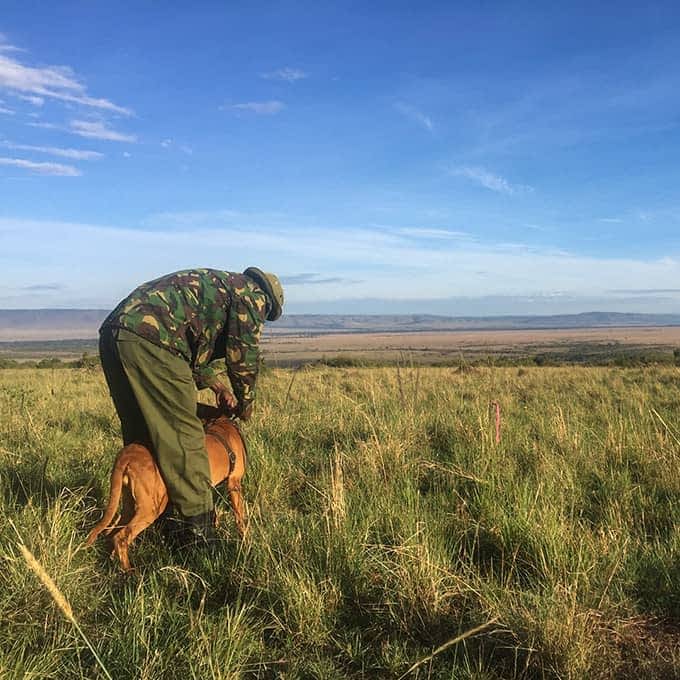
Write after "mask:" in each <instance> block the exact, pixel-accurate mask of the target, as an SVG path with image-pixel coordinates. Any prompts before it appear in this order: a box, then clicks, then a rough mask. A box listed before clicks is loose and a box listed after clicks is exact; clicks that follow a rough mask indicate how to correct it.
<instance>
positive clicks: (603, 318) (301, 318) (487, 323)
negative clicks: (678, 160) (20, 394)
mask: <svg viewBox="0 0 680 680" xmlns="http://www.w3.org/2000/svg"><path fill="white" fill-rule="evenodd" d="M107 314H108V311H107V310H102V309H5V310H0V342H11V341H28V340H71V339H89V338H94V337H96V335H97V330H98V328H99V326H100V324H101V322H102V321H103V320H104V319H105V318H106V315H107ZM639 326H680V314H625V313H619V312H587V313H584V314H560V315H552V316H486V317H448V316H436V315H430V314H404V315H357V316H353V315H332V314H328V315H324V314H289V315H284V316H283V317H282V318H281V319H279V320H278V321H277V322H276V323H273V324H268V325H267V327H266V332H267V333H268V334H270V335H276V336H281V335H310V334H311V335H316V334H326V333H396V332H399V333H405V332H419V331H459V330H460V331H464V330H514V329H517V330H519V329H522V330H533V329H559V328H611V327H639Z"/></svg>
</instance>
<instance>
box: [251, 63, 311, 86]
mask: <svg viewBox="0 0 680 680" xmlns="http://www.w3.org/2000/svg"><path fill="white" fill-rule="evenodd" d="M260 77H261V78H264V79H265V80H284V81H286V82H287V83H294V82H295V81H297V80H303V79H304V78H309V74H307V73H305V72H304V71H302V70H301V69H299V68H291V67H290V66H286V67H284V68H278V69H276V70H275V71H269V72H268V73H261V74H260Z"/></svg>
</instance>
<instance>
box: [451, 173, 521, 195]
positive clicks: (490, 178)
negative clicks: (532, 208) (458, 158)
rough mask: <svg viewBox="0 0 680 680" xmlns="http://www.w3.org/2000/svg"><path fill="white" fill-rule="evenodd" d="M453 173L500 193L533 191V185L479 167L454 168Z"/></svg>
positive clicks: (510, 193)
mask: <svg viewBox="0 0 680 680" xmlns="http://www.w3.org/2000/svg"><path fill="white" fill-rule="evenodd" d="M451 174H452V175H456V176H460V177H466V178H467V179H469V180H472V181H473V182H475V183H477V184H479V185H481V186H483V187H484V188H485V189H489V190H490V191H495V192H496V193H499V194H506V195H508V196H514V195H516V194H525V193H530V192H532V191H533V187H530V186H527V185H525V184H511V183H510V182H509V181H508V180H507V179H505V178H504V177H501V176H500V175H494V174H493V173H492V172H489V171H488V170H485V169H484V168H479V167H460V168H452V169H451Z"/></svg>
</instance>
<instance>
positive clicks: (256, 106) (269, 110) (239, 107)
mask: <svg viewBox="0 0 680 680" xmlns="http://www.w3.org/2000/svg"><path fill="white" fill-rule="evenodd" d="M285 108H286V105H285V104H284V103H283V102H282V101H279V100H278V99H270V100H268V101H261V102H244V103H242V104H225V105H224V106H221V107H220V109H221V110H222V111H246V112H250V113H255V114H257V115H258V116H272V115H274V114H277V113H280V112H281V111H283V109H285Z"/></svg>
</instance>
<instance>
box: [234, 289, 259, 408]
mask: <svg viewBox="0 0 680 680" xmlns="http://www.w3.org/2000/svg"><path fill="white" fill-rule="evenodd" d="M263 321H264V308H263V309H258V307H257V306H255V305H252V304H250V301H245V300H243V299H240V298H237V299H235V300H234V301H233V303H232V309H231V310H230V313H229V317H228V319H227V329H226V332H227V336H226V340H227V342H226V355H227V356H226V365H227V374H228V375H229V380H230V382H231V386H232V389H233V390H234V395H235V396H236V399H237V401H238V405H237V407H236V415H237V416H239V417H240V418H241V419H243V420H247V419H248V418H249V417H250V413H251V411H252V402H253V399H254V398H255V383H256V381H257V372H258V369H259V363H260V350H259V345H260V334H261V332H262V324H263Z"/></svg>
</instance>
